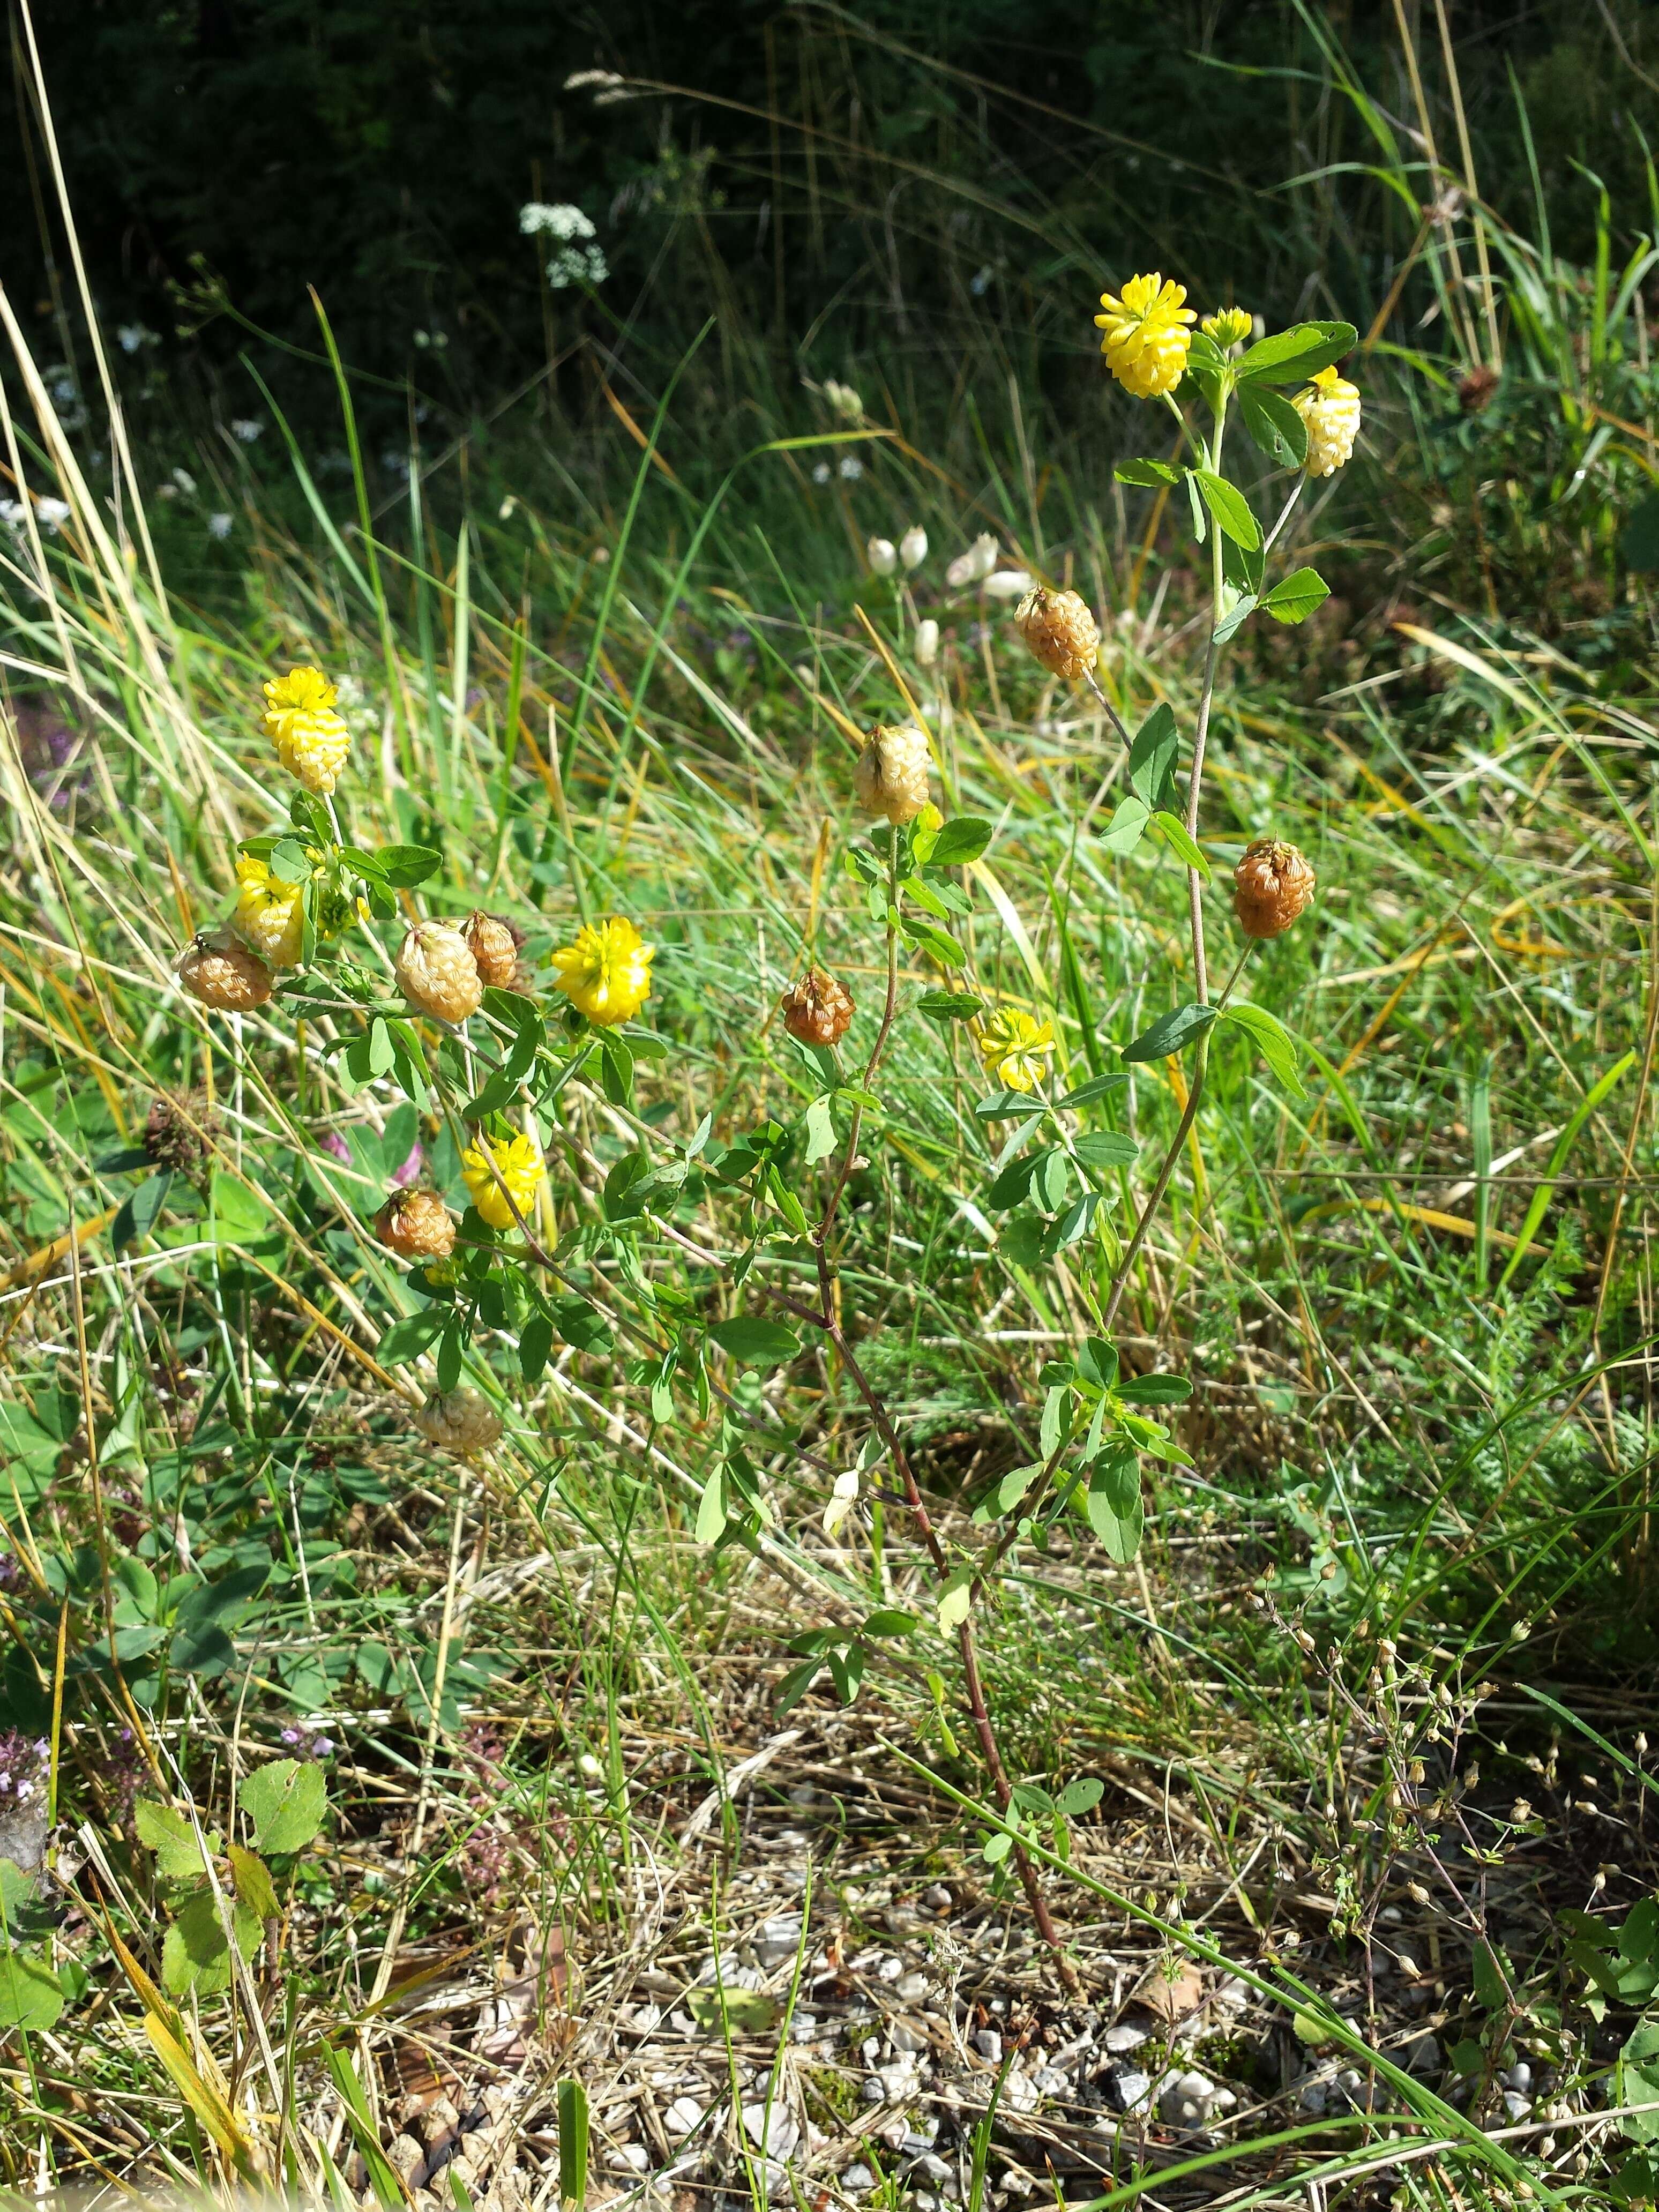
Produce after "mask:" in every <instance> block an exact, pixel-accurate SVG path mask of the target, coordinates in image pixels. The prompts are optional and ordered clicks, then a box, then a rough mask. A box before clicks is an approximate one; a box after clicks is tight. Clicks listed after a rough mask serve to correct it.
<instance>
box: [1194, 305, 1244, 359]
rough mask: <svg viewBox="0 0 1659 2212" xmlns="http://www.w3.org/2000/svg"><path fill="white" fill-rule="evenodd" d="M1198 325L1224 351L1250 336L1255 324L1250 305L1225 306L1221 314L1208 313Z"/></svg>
mask: <svg viewBox="0 0 1659 2212" xmlns="http://www.w3.org/2000/svg"><path fill="white" fill-rule="evenodd" d="M1198 327H1199V328H1200V330H1201V331H1203V333H1204V335H1205V337H1206V338H1213V339H1214V341H1215V343H1217V345H1218V346H1219V347H1220V348H1221V349H1222V351H1223V352H1224V353H1225V351H1226V350H1227V348H1228V347H1229V346H1231V345H1237V344H1238V343H1239V342H1240V341H1241V339H1243V338H1247V337H1249V335H1250V332H1251V331H1252V329H1253V328H1254V327H1255V324H1254V319H1253V318H1252V316H1251V314H1250V311H1249V308H1248V307H1224V308H1223V309H1222V310H1221V312H1220V313H1219V314H1216V315H1206V316H1205V318H1204V319H1203V321H1202V322H1201V323H1200V325H1199V326H1198Z"/></svg>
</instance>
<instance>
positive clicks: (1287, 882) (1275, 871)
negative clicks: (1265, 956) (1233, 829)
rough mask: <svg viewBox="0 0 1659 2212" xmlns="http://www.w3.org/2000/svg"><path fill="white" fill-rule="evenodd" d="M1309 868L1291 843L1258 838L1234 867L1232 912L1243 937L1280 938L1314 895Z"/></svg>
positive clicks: (1272, 838) (1302, 856) (1314, 879)
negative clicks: (1235, 916)
mask: <svg viewBox="0 0 1659 2212" xmlns="http://www.w3.org/2000/svg"><path fill="white" fill-rule="evenodd" d="M1315 882H1316V878H1315V876H1314V872H1313V870H1312V868H1311V867H1310V866H1309V865H1308V862H1307V860H1306V859H1305V858H1304V855H1303V854H1301V853H1299V852H1298V851H1297V848H1296V847H1295V846H1294V845H1286V844H1284V843H1282V842H1280V841H1279V839H1278V838H1276V837H1258V838H1257V839H1256V841H1255V844H1253V845H1252V846H1250V847H1249V850H1248V851H1247V852H1246V853H1245V854H1244V857H1243V860H1241V861H1240V862H1239V864H1238V866H1237V867H1236V868H1235V869H1234V870H1233V912H1234V913H1235V914H1236V915H1237V916H1238V924H1239V927H1240V928H1241V929H1242V930H1243V932H1244V934H1245V935H1246V937H1282V936H1283V935H1284V933H1285V931H1286V930H1287V929H1288V928H1289V927H1291V923H1292V922H1294V921H1297V919H1298V918H1299V917H1300V916H1301V915H1302V914H1303V913H1304V912H1305V910H1306V908H1307V906H1308V903H1309V901H1310V899H1311V898H1312V897H1313V895H1314V889H1315Z"/></svg>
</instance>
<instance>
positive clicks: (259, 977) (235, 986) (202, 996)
mask: <svg viewBox="0 0 1659 2212" xmlns="http://www.w3.org/2000/svg"><path fill="white" fill-rule="evenodd" d="M174 972H175V974H176V975H178V978H179V982H180V984H181V985H182V986H183V987H184V988H185V991H187V992H188V993H189V994H190V996H191V998H192V999H195V1000H197V1001H198V1002H199V1003H200V1004H201V1005H202V1006H213V1007H216V1009H217V1010H218V1012H221V1013H224V1014H245V1013H246V1012H248V1011H249V1010H250V1009H251V1008H252V1007H254V1006H264V1002H265V1000H267V999H268V998H269V997H270V992H271V975H270V969H269V968H267V967H266V965H265V963H264V961H263V960H261V959H260V957H259V956H258V953H257V952H250V951H248V949H247V947H246V945H239V944H238V943H237V942H236V940H235V939H234V938H233V937H232V936H230V935H229V933H228V932H226V931H219V932H216V933H212V934H210V933H209V932H207V931H206V930H204V931H202V932H201V933H200V934H199V935H198V936H197V938H196V939H194V941H193V942H192V943H191V944H190V945H186V947H185V950H184V951H183V952H182V953H181V954H180V955H179V962H178V965H177V967H176V969H175V970H174Z"/></svg>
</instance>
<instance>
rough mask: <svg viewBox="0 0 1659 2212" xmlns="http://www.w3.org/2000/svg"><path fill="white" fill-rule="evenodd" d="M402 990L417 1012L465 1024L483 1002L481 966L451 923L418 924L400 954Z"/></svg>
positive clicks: (399, 966) (398, 974)
mask: <svg viewBox="0 0 1659 2212" xmlns="http://www.w3.org/2000/svg"><path fill="white" fill-rule="evenodd" d="M397 978H398V989H399V990H400V991H401V992H402V993H403V994H404V998H405V999H407V1000H408V1001H409V1003H410V1006H413V1007H414V1008H415V1010H416V1012H417V1013H422V1014H430V1015H431V1016H432V1018H433V1019H434V1020H435V1021H440V1022H464V1021H465V1019H466V1018H467V1016H468V1015H469V1014H476V1013H477V1011H478V1008H479V1006H481V1005H482V1004H483V983H482V982H481V981H479V977H478V963H477V961H476V960H474V958H473V957H472V954H471V951H470V950H469V948H468V945H467V942H466V939H465V938H464V937H463V936H462V935H461V933H460V931H459V929H452V928H451V927H450V925H449V924H448V923H447V921H417V922H416V925H415V927H413V929H411V930H410V933H409V934H408V936H407V937H405V938H404V941H403V947H402V950H401V951H399V952H398V966H397Z"/></svg>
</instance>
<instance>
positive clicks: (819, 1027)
mask: <svg viewBox="0 0 1659 2212" xmlns="http://www.w3.org/2000/svg"><path fill="white" fill-rule="evenodd" d="M779 1004H780V1006H781V1010H782V1013H783V1026H784V1027H785V1029H787V1030H788V1032H789V1034H790V1036H792V1037H795V1038H797V1039H798V1040H799V1042H800V1043H802V1044H817V1045H832V1044H839V1043H840V1042H841V1041H842V1038H843V1037H844V1036H846V1034H847V1032H848V1029H850V1028H851V1026H852V1022H853V995H852V993H851V992H850V991H848V988H847V987H846V985H845V984H843V983H838V982H837V981H836V979H835V977H834V976H833V975H826V974H825V973H824V971H823V969H822V968H812V969H808V970H807V972H806V974H805V975H803V976H802V977H801V979H800V981H799V983H796V984H794V985H793V986H792V987H791V988H790V989H788V990H787V991H786V992H785V993H784V994H783V997H782V999H781V1000H780V1001H779Z"/></svg>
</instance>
